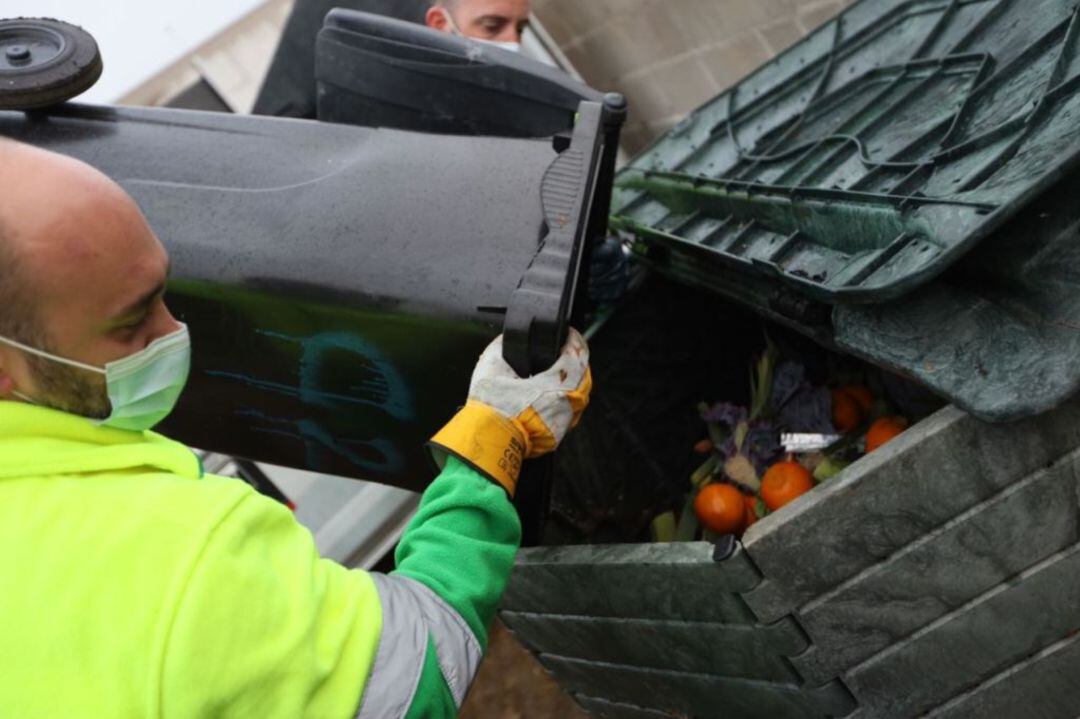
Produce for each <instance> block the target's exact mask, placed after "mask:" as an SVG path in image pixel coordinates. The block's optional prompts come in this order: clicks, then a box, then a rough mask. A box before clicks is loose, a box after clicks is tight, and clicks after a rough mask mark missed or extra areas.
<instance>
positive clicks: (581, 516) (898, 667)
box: [501, 0, 1080, 718]
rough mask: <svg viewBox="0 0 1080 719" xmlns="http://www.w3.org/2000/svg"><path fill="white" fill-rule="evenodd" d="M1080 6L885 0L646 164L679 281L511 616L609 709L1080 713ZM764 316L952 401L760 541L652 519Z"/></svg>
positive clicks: (623, 312)
mask: <svg viewBox="0 0 1080 719" xmlns="http://www.w3.org/2000/svg"><path fill="white" fill-rule="evenodd" d="M1077 15H1078V9H1077V3H1076V2H1075V1H1074V0H1068V1H1066V0H1023V1H1020V0H1016V1H1010V0H914V1H908V2H901V1H900V0H863V1H862V2H859V3H857V4H855V5H853V6H852V7H851V8H849V9H848V10H846V11H845V12H844V13H843V14H842V15H840V16H839V17H838V18H836V19H834V20H833V21H831V22H829V23H827V24H826V25H825V26H823V27H822V28H820V29H818V30H817V31H816V32H815V33H813V34H811V35H810V36H809V37H807V38H806V39H805V40H804V41H803V42H802V43H800V44H799V45H797V46H796V47H794V48H793V49H792V50H790V51H789V52H787V53H786V54H784V55H781V56H780V57H778V58H776V59H775V60H774V61H772V62H770V63H769V64H768V65H765V66H764V67H762V68H761V69H760V70H758V71H757V72H756V73H754V74H753V75H751V76H750V77H749V78H747V79H746V80H744V81H743V82H742V83H740V84H739V85H737V86H735V87H734V88H732V89H731V90H729V91H727V92H725V93H724V94H722V95H721V96H720V97H718V98H716V99H715V100H713V101H711V102H710V103H708V104H707V105H705V106H704V107H702V108H700V109H699V110H697V111H696V112H695V113H693V114H692V115H691V116H690V117H688V118H687V119H686V120H685V121H684V122H683V123H681V124H680V125H679V126H677V127H676V128H675V129H674V130H672V131H671V132H670V133H669V134H668V135H667V136H665V137H664V138H662V139H661V140H660V141H659V142H657V143H656V144H655V145H654V146H653V147H651V148H650V149H649V150H647V151H646V152H645V153H643V154H642V155H641V156H640V157H638V158H637V159H636V160H635V161H634V162H633V163H632V164H631V166H630V167H628V168H627V169H626V170H625V171H624V172H623V173H622V175H621V176H620V178H619V180H618V183H617V184H618V190H617V192H616V198H615V202H614V207H613V212H612V215H613V218H612V223H613V226H615V227H617V228H619V229H620V230H621V231H622V232H624V233H625V235H626V236H627V237H629V238H632V240H633V247H634V251H635V254H636V255H637V257H638V259H639V260H641V262H642V263H643V264H645V265H647V266H648V267H649V268H651V273H652V276H651V277H650V278H649V279H648V280H647V281H646V282H645V286H644V287H643V288H642V289H641V290H640V291H639V292H638V293H637V295H636V296H635V297H632V298H631V299H629V300H628V301H627V302H626V304H625V306H623V307H622V308H620V309H619V310H617V311H616V312H615V314H614V316H613V317H612V319H611V320H610V321H609V323H608V325H606V326H604V327H602V328H600V329H599V331H598V332H597V334H596V337H595V339H594V359H595V363H596V367H595V370H594V371H595V373H596V376H597V402H596V406H595V407H594V408H593V409H592V411H591V414H590V416H588V417H587V418H586V421H585V422H584V423H583V425H582V427H581V431H580V432H579V433H578V435H577V436H575V437H573V438H572V439H571V441H570V442H569V443H568V444H567V446H566V449H565V451H564V452H563V453H562V456H561V457H560V459H559V476H558V478H557V482H556V487H555V501H554V511H555V515H556V516H555V518H554V520H553V526H554V527H555V528H557V529H559V528H561V530H560V531H559V532H557V533H555V534H554V535H553V536H552V537H550V539H551V540H552V541H554V542H563V543H567V544H566V546H549V547H544V548H540V549H532V550H527V551H524V552H522V553H521V555H520V556H519V559H518V563H517V567H516V569H515V573H514V577H513V579H512V582H511V586H510V589H509V591H508V593H507V595H506V598H505V600H504V602H503V605H502V612H501V616H502V618H503V620H504V621H505V622H506V624H507V625H508V626H509V627H510V628H511V629H512V630H513V631H514V632H515V633H516V635H517V636H518V638H520V639H521V640H522V641H523V642H524V643H525V644H526V645H527V646H528V647H529V648H530V649H532V650H533V651H534V652H535V653H536V654H537V655H538V656H539V659H540V661H541V662H542V664H543V665H544V666H545V667H546V668H547V669H548V670H549V671H550V672H551V673H552V674H553V675H554V676H555V677H556V678H557V679H558V680H559V681H560V682H561V683H562V684H563V686H564V687H566V688H567V690H568V691H569V692H570V693H571V694H572V696H574V697H575V698H576V699H577V701H578V702H579V703H580V704H581V705H582V706H583V707H585V708H586V709H587V710H589V711H590V712H592V713H593V715H595V716H599V717H630V718H637V717H684V716H688V717H770V718H772V717H823V716H835V717H839V716H848V717H860V718H870V717H914V716H929V717H935V718H943V717H1059V716H1060V717H1075V716H1077V715H1080V682H1077V681H1076V679H1075V677H1076V674H1077V670H1078V669H1080V634H1078V631H1080V533H1078V522H1077V519H1078V506H1080V505H1078V502H1080V486H1078V478H1080V473H1078V469H1080V400H1078V399H1076V398H1075V397H1074V395H1075V394H1076V389H1077V384H1078V381H1080V361H1078V359H1077V358H1078V357H1080V331H1078V330H1080V275H1078V274H1077V270H1076V268H1077V267H1080V203H1078V202H1077V201H1076V189H1075V188H1076V187H1077V186H1078V184H1080V170H1078V167H1077V158H1078V155H1080V122H1078V120H1080V55H1078V53H1077V43H1078V42H1080V19H1078V17H1077ZM762 320H764V321H766V322H767V323H769V324H770V326H773V327H777V328H784V329H785V330H790V331H794V332H796V333H798V334H799V335H800V336H802V337H804V338H806V339H807V341H808V342H812V343H813V344H814V346H815V347H818V348H820V349H821V351H826V352H829V353H832V354H833V355H835V356H844V357H848V358H851V357H855V358H859V359H860V360H864V361H868V362H870V363H872V364H874V365H876V366H878V367H881V368H884V369H886V370H888V371H890V372H892V373H895V374H896V375H897V376H901V377H903V378H905V379H906V380H907V381H908V383H909V386H910V387H911V388H913V390H915V391H919V390H925V391H929V392H932V393H933V394H934V395H936V396H937V397H938V398H940V401H941V403H942V405H943V406H942V407H941V408H940V409H939V410H938V411H936V412H934V413H932V414H930V416H929V417H928V418H927V419H925V420H924V421H922V422H920V423H919V424H917V425H915V426H914V427H912V428H911V429H909V430H908V431H907V432H905V433H904V434H903V435H901V437H900V438H898V439H897V440H895V441H894V442H892V443H890V444H889V445H887V446H886V447H884V448H883V449H881V450H878V451H877V452H875V453H873V454H872V455H867V456H866V457H864V458H863V459H861V460H859V461H858V462H856V463H855V464H853V465H852V466H850V467H849V468H848V469H846V470H845V471H844V472H842V473H841V474H840V475H839V476H838V477H836V478H835V479H834V480H831V481H830V482H828V483H826V484H823V485H821V486H819V487H818V488H816V489H815V490H813V491H812V492H810V493H809V494H806V495H804V496H803V497H801V498H799V499H798V500H796V501H795V502H793V503H791V504H789V505H787V506H786V507H784V508H782V509H781V510H779V511H777V512H775V513H773V514H771V515H770V516H768V517H767V518H765V519H764V520H762V521H760V522H758V523H757V524H755V525H754V526H753V527H752V528H750V529H749V530H748V531H747V533H746V534H745V535H744V537H743V538H742V540H741V542H736V541H735V540H734V539H732V538H727V539H725V540H723V541H721V542H719V543H716V544H712V543H686V544H674V543H673V544H640V543H637V544H635V543H633V542H634V540H635V539H640V537H641V534H642V533H641V529H642V528H643V527H644V526H645V524H646V523H647V521H648V519H649V517H650V516H653V514H655V511H656V508H657V506H658V505H659V503H660V502H661V501H662V499H661V498H662V497H664V496H665V495H670V492H671V487H672V486H674V485H682V486H685V483H686V476H687V467H688V465H687V457H686V454H687V452H688V448H689V446H690V444H691V442H692V441H693V439H694V434H693V431H694V429H693V427H694V423H695V422H696V421H697V420H696V417H695V412H694V402H695V401H696V400H697V399H699V398H700V397H699V395H698V393H699V392H701V386H702V383H706V384H707V383H710V382H712V383H714V384H716V383H723V382H725V381H732V380H729V378H731V377H735V376H737V375H738V373H737V372H736V371H735V369H734V368H741V370H740V371H741V372H742V374H741V375H738V376H739V378H740V381H741V382H742V383H745V367H746V364H747V362H748V360H749V358H750V357H751V356H752V352H753V349H752V348H751V347H749V346H747V345H746V343H744V342H742V341H741V340H742V339H743V338H745V337H747V336H748V330H747V327H748V325H752V324H753V323H754V322H760V321H762ZM732 391H735V390H734V389H732Z"/></svg>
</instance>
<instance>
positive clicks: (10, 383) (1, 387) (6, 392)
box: [0, 366, 15, 399]
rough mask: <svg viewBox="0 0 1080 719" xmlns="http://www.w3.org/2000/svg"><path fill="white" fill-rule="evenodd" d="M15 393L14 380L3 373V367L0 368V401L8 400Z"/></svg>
mask: <svg viewBox="0 0 1080 719" xmlns="http://www.w3.org/2000/svg"><path fill="white" fill-rule="evenodd" d="M14 391H15V380H13V379H12V378H11V375H9V374H8V373H7V372H5V371H4V368H3V366H0V399H8V398H10V397H11V396H12V395H11V393H12V392H14Z"/></svg>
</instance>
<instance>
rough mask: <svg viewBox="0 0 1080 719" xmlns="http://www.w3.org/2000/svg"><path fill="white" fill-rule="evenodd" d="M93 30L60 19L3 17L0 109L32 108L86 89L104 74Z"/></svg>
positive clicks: (44, 105)
mask: <svg viewBox="0 0 1080 719" xmlns="http://www.w3.org/2000/svg"><path fill="white" fill-rule="evenodd" d="M101 67H102V65H101V54H100V53H99V52H98V46H97V43H96V42H94V38H93V37H92V36H91V35H90V33H88V32H86V31H85V30H83V29H82V28H80V27H76V26H75V25H70V24H68V23H66V22H60V21H59V20H49V19H45V18H18V19H15V20H0V109H3V110H33V109H35V108H39V107H48V106H49V105H56V104H59V103H61V102H64V101H65V100H69V99H71V98H73V97H75V96H76V95H78V94H80V93H82V92H85V91H86V90H88V89H90V87H91V86H92V85H93V84H94V83H95V82H97V79H98V78H99V77H101Z"/></svg>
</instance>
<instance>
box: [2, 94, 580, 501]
mask: <svg viewBox="0 0 1080 719" xmlns="http://www.w3.org/2000/svg"><path fill="white" fill-rule="evenodd" d="M0 134H3V135H6V136H10V137H15V138H18V139H22V140H26V141H29V142H31V143H33V144H36V145H39V146H42V147H46V148H49V149H52V150H56V151H59V152H63V153H65V154H69V155H72V156H75V157H78V158H81V159H83V160H86V161H87V162H89V163H91V164H93V165H95V166H97V167H99V168H100V169H102V170H103V171H105V172H106V173H107V174H109V175H111V176H112V177H114V178H115V179H117V180H118V181H119V182H120V183H121V184H122V185H123V186H124V187H125V188H126V189H127V190H128V191H129V192H131V194H132V195H133V196H134V197H135V199H136V200H137V201H138V202H139V203H140V205H141V206H142V207H143V209H144V211H145V212H146V213H147V216H148V217H149V219H150V222H151V224H152V226H153V227H154V229H155V230H156V231H157V233H158V234H159V236H160V237H161V238H162V240H163V241H164V242H165V244H166V246H167V247H168V249H169V250H170V253H171V255H172V259H173V265H174V268H173V276H174V280H173V281H172V283H171V286H170V295H169V301H170V304H171V305H172V306H173V307H174V309H175V310H176V312H177V313H178V315H179V316H180V317H181V319H183V320H184V321H186V322H188V323H189V324H190V326H191V329H192V334H193V341H194V348H195V353H194V358H195V365H194V368H193V373H192V378H191V383H190V386H189V389H188V391H187V392H186V393H185V395H184V397H183V398H182V401H181V405H180V407H179V408H178V411H177V413H176V415H175V417H174V418H173V419H172V420H170V422H169V423H168V424H167V425H166V426H165V427H164V428H163V429H164V430H165V431H166V432H167V433H170V434H172V435H173V436H176V437H177V438H178V439H181V440H183V441H185V442H187V443H189V444H192V445H194V446H198V447H202V448H205V449H209V450H214V451H219V452H223V453H228V454H232V455H237V456H241V457H248V458H253V459H259V460H262V461H267V462H272V463H277V464H283V465H290V466H296V467H303V468H307V469H311V470H315V471H322V472H327V473H332V474H338V475H344V476H353V477H359V478H364V479H372V480H377V481H381V482H385V483H389V484H396V485H400V486H404V487H408V488H412V489H419V488H421V487H423V486H424V484H425V483H426V482H427V481H428V480H429V479H430V477H431V468H430V465H429V462H428V458H427V457H426V455H425V451H424V449H423V447H424V444H425V442H426V440H427V439H428V437H430V436H431V434H432V433H434V431H435V430H437V429H438V427H439V426H440V425H441V424H442V423H444V422H445V421H446V420H447V419H448V418H449V417H450V416H451V415H452V413H453V412H454V411H455V410H456V408H457V407H458V406H460V405H461V404H462V403H463V401H464V398H465V393H466V390H467V388H468V380H469V375H470V373H471V371H472V368H473V365H474V363H475V360H476V358H477V357H478V356H479V353H480V351H481V350H482V349H483V347H484V346H485V345H486V344H487V342H489V341H490V340H491V339H492V338H493V337H494V336H495V335H496V334H498V333H499V332H500V331H501V330H502V325H503V321H504V318H505V317H506V316H507V312H508V310H507V308H508V306H510V305H511V297H512V295H513V294H514V292H515V291H516V290H517V289H518V287H519V284H520V282H521V278H522V276H523V275H525V274H526V271H527V270H528V268H529V267H530V264H531V263H533V260H534V257H535V256H536V253H537V251H538V248H539V244H540V240H541V238H542V237H544V236H545V235H546V234H547V228H546V227H545V220H546V219H547V217H548V215H547V213H545V210H544V207H543V204H542V201H541V196H542V186H543V184H544V182H545V178H546V176H547V175H548V173H549V168H551V167H552V165H553V163H554V162H555V161H556V159H557V158H558V155H557V153H556V152H555V150H554V149H553V143H552V142H551V139H550V138H548V139H544V140H529V139H506V138H473V137H464V136H447V135H438V136H435V135H422V134H416V133H406V132H399V131H392V130H372V129H368V128H357V127H350V126H345V125H327V124H323V123H314V122H308V121H300V120H288V119H281V118H259V117H238V116H224V115H219V114H211V113H200V112H185V111H177V110H150V109H142V110H139V109H119V108H117V109H113V108H95V107H81V106H66V107H64V108H61V109H58V110H56V111H54V112H51V113H50V114H48V115H36V116H27V115H24V114H22V113H0ZM582 149H583V152H584V154H585V155H586V157H588V156H593V155H594V154H595V152H596V150H593V149H591V148H587V147H585V148H582ZM595 184H596V181H595V178H594V179H592V180H586V181H583V182H581V183H580V191H581V192H583V193H584V192H587V188H590V187H594V186H595ZM575 202H576V200H575ZM585 214H586V215H587V214H588V213H587V212H586V213H585ZM572 270H573V268H570V269H567V271H568V272H570V271H572ZM557 311H558V312H564V313H567V314H568V313H569V311H570V309H569V308H568V307H566V306H564V305H562V304H560V305H558V309H557ZM540 314H543V313H540ZM537 316H540V315H537ZM544 322H545V323H546V324H547V325H550V326H557V325H559V324H561V323H563V322H564V319H562V318H559V317H547V318H546V319H544Z"/></svg>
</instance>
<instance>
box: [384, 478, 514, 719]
mask: <svg viewBox="0 0 1080 719" xmlns="http://www.w3.org/2000/svg"><path fill="white" fill-rule="evenodd" d="M520 542H521V523H520V522H519V520H518V516H517V512H516V511H515V510H514V506H513V504H511V502H510V499H509V498H508V497H507V495H506V492H505V491H504V490H503V489H502V487H500V486H498V485H496V484H494V483H493V482H491V481H489V480H488V479H486V478H484V477H483V476H481V475H480V474H478V473H477V472H475V471H473V470H472V469H470V468H469V467H468V466H466V465H465V464H464V463H462V462H461V461H459V460H457V459H456V458H454V457H450V458H448V459H447V462H446V467H445V468H444V470H443V472H442V473H441V474H440V475H439V477H438V478H437V479H436V480H435V481H434V482H433V483H432V484H431V486H429V487H428V489H427V491H426V492H424V496H423V499H422V500H421V502H420V508H419V510H418V511H417V513H416V516H415V517H414V518H413V520H412V522H410V524H409V526H408V528H407V529H406V530H405V534H404V536H403V537H402V539H401V542H400V544H399V545H398V549H397V555H396V559H397V570H396V571H395V572H394V573H393V574H395V575H401V576H404V577H408V578H409V579H413V580H415V581H417V582H420V583H421V584H423V585H425V586H426V587H428V588H429V589H431V590H432V591H433V592H435V594H437V595H438V596H439V597H441V598H442V600H443V601H445V602H446V603H447V604H448V605H450V607H452V608H453V609H454V610H455V611H456V612H457V613H458V614H459V615H461V617H462V618H463V619H464V620H465V622H466V623H467V624H468V626H469V629H471V630H472V633H473V634H474V635H475V637H476V640H477V642H478V643H479V645H480V647H481V648H482V649H486V648H487V628H488V625H489V624H490V623H491V621H492V619H494V618H495V609H496V607H497V605H498V603H499V600H500V599H501V597H502V594H503V591H504V590H505V589H506V583H507V580H508V579H509V576H510V570H511V568H512V567H513V564H514V556H515V554H516V553H517V550H518V546H519V544H520ZM433 655H434V652H431V651H429V652H428V658H427V660H426V661H425V666H424V670H423V673H422V674H421V678H420V684H419V686H418V687H417V691H416V695H415V699H414V701H413V704H412V707H411V708H410V710H409V714H408V716H409V717H443V716H453V715H454V714H455V713H456V710H455V708H454V702H453V700H452V699H451V697H450V692H449V689H448V688H447V682H446V678H444V677H443V675H442V672H441V671H440V670H439V665H438V663H437V662H436V661H434V660H433ZM470 679H471V677H470ZM448 712H449V713H448Z"/></svg>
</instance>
